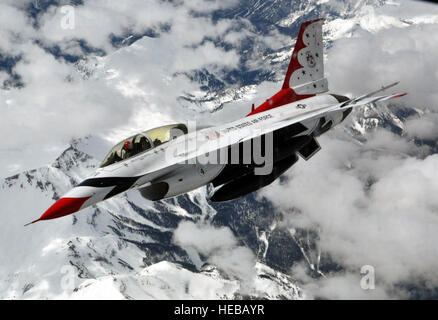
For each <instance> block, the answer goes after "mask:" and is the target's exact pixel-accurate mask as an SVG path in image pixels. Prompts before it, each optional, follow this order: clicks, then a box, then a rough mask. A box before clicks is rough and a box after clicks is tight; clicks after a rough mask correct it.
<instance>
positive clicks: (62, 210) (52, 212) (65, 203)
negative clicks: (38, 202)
mask: <svg viewBox="0 0 438 320" xmlns="http://www.w3.org/2000/svg"><path fill="white" fill-rule="evenodd" d="M90 198H91V197H84V198H61V199H59V200H58V201H56V202H55V203H54V204H53V205H52V206H51V207H50V208H49V209H47V211H46V212H44V213H43V215H42V216H41V217H40V218H39V219H37V220H35V221H32V222H31V223H35V222H37V221H40V220H49V219H55V218H59V217H63V216H66V215H69V214H72V213H75V212H76V211H79V209H80V208H81V207H82V205H83V204H84V202H85V201H87V200H88V199H90Z"/></svg>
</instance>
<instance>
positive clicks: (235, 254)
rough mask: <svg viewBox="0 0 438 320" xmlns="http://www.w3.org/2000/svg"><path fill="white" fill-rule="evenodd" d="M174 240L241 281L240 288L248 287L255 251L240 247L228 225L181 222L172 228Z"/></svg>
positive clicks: (253, 270) (253, 272) (254, 274)
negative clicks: (215, 225) (218, 226)
mask: <svg viewBox="0 0 438 320" xmlns="http://www.w3.org/2000/svg"><path fill="white" fill-rule="evenodd" d="M174 242H175V243H176V244H178V245H180V246H181V247H183V248H186V250H190V249H195V250H196V251H197V252H199V253H200V254H202V255H203V256H205V257H206V259H207V261H208V262H209V263H211V264H213V265H216V266H218V267H219V268H220V269H221V270H223V271H225V272H226V273H227V274H228V275H231V276H233V277H235V278H237V279H239V280H242V287H241V290H243V291H246V290H248V289H249V287H250V283H251V281H252V280H253V279H254V277H255V276H256V270H255V256H254V254H253V253H252V251H251V250H250V249H248V248H247V247H244V246H239V244H238V241H237V239H236V238H235V237H234V235H233V233H232V232H231V230H230V229H229V228H226V227H220V228H215V227H213V226H212V225H209V224H206V223H203V222H200V223H196V224H195V223H193V222H189V221H184V222H181V223H180V224H179V225H178V227H177V228H176V229H175V232H174ZM189 252H190V251H189ZM195 260H197V259H195ZM195 262H196V261H195Z"/></svg>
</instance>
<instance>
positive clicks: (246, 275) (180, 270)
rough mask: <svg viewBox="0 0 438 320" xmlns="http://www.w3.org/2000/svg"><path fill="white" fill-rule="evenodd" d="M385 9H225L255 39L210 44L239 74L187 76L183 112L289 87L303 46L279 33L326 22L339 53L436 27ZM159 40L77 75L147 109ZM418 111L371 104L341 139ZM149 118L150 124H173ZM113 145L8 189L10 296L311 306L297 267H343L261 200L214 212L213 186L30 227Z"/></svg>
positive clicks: (0, 272)
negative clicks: (268, 87) (147, 75)
mask: <svg viewBox="0 0 438 320" xmlns="http://www.w3.org/2000/svg"><path fill="white" fill-rule="evenodd" d="M385 4H386V5H387V6H391V5H392V6H397V3H395V4H391V3H390V2H388V1H383V0H373V1H372V0H363V1H323V0H322V1H297V2H292V1H289V0H275V1H258V0H252V1H245V2H240V4H238V5H237V7H234V8H232V9H225V10H217V11H215V12H214V14H213V18H214V20H215V21H221V20H223V19H235V20H236V21H239V22H240V23H238V24H236V25H234V28H235V29H234V30H232V31H233V32H235V33H241V34H243V35H244V36H243V38H241V39H239V41H235V42H227V40H226V39H223V38H220V37H218V38H213V39H210V40H211V41H212V42H213V43H214V45H216V46H220V47H223V48H226V49H227V50H228V51H231V50H236V52H238V53H239V57H240V58H239V63H238V66H239V67H238V68H237V69H233V70H229V69H226V68H225V69H223V70H215V69H213V70H211V69H208V68H204V69H199V70H198V69H197V70H190V71H184V72H182V74H183V75H184V76H185V77H187V78H188V79H189V80H190V81H191V83H195V84H196V88H197V90H191V91H187V92H184V94H182V95H181V96H179V97H178V103H179V104H181V105H182V106H183V107H184V108H186V109H184V110H188V111H190V112H193V113H207V114H209V113H210V112H211V113H213V114H216V112H221V111H226V109H227V107H231V105H232V103H233V104H239V103H240V104H242V105H245V104H247V105H248V106H249V105H250V101H252V100H251V99H252V98H253V97H254V96H255V95H256V90H257V89H256V88H257V85H259V84H261V83H264V82H266V81H270V82H271V83H273V84H272V87H273V88H274V87H276V86H278V83H275V82H276V81H280V80H281V79H282V77H283V74H284V70H285V69H286V66H287V63H288V62H289V58H290V52H291V48H292V47H293V44H292V43H290V44H287V45H286V44H285V45H284V46H280V47H275V46H273V45H272V43H270V42H266V41H263V39H264V37H269V36H270V35H271V34H272V33H278V34H280V35H283V36H285V37H290V34H295V33H296V32H297V30H298V27H299V25H300V23H301V22H302V21H304V20H307V19H313V18H316V17H320V16H324V17H325V19H326V22H325V24H324V36H325V38H326V39H327V40H328V41H327V43H326V45H327V49H328V50H330V47H331V45H332V44H333V42H334V41H337V40H339V39H342V38H349V37H358V36H360V35H361V33H362V32H366V33H374V32H377V31H379V30H382V29H385V28H389V27H390V26H397V27H400V28H403V27H408V26H409V25H411V24H412V23H419V24H421V23H427V22H428V21H430V17H428V16H427V15H426V14H425V15H418V16H416V17H415V19H410V20H405V19H402V18H400V17H397V16H394V15H391V10H390V9H388V10H383V11H378V10H376V8H380V7H381V6H384V5H385ZM143 36H144V37H143ZM151 39H153V40H154V41H155V40H157V41H156V42H155V43H154V46H153V48H154V49H157V50H158V49H160V48H161V47H160V46H163V45H166V44H165V43H164V44H163V43H160V41H159V35H157V34H144V35H138V34H127V35H126V38H124V39H114V42H115V45H117V47H118V50H116V51H115V52H113V53H111V54H109V55H107V56H103V57H96V56H94V55H89V56H87V57H84V58H83V59H81V60H79V61H77V62H75V63H76V67H77V71H78V74H79V76H80V77H82V78H86V79H93V78H95V79H101V80H102V79H103V80H104V81H106V82H107V83H108V85H109V86H110V87H112V88H114V90H119V91H122V92H123V93H124V94H126V95H127V96H131V97H132V96H133V97H135V98H136V99H138V101H140V102H144V101H146V100H147V99H148V97H150V95H151V91H152V92H153V90H150V88H145V87H143V86H144V82H142V81H137V80H138V79H132V74H131V71H132V69H131V68H136V67H137V64H135V62H138V61H137V60H136V57H140V56H143V55H146V54H150V52H149V51H150V50H151V45H150V41H151ZM124 40H126V41H124ZM228 40H229V39H228ZM148 50H149V51H148ZM58 55H59V54H58ZM127 56H128V57H130V58H132V59H133V67H127V66H126V64H125V62H126V61H125V60H123V59H122V58H126V57H127ZM157 65H158V66H159V67H157V68H158V69H157V70H153V71H154V72H156V73H158V74H162V77H160V81H162V82H163V83H165V82H166V81H167V80H168V79H172V78H173V77H177V76H180V74H174V73H172V72H171V71H169V70H167V69H166V68H164V67H163V66H161V65H160V64H159V63H157ZM76 76H77V75H76ZM161 78H162V79H161ZM163 79H164V80H163ZM131 80H132V81H131ZM379 85H380V84H379ZM136 101H137V100H136ZM157 109H158V111H159V107H158V108H157ZM242 111H243V112H244V111H245V109H242ZM157 114H159V112H157V113H156V114H155V115H156V116H157ZM419 114H420V113H419V111H416V110H413V109H410V108H401V107H400V105H388V106H387V107H383V108H382V107H380V108H376V107H375V106H373V105H370V106H367V107H365V108H362V109H360V110H357V111H355V112H354V113H353V114H352V115H351V117H350V118H351V120H348V122H346V125H345V126H344V127H342V128H340V129H339V130H338V131H337V132H336V134H337V135H339V136H341V137H342V135H343V134H347V135H348V137H349V138H351V137H353V138H354V139H355V140H357V141H359V142H361V141H362V142H363V141H364V140H366V133H367V132H369V131H371V130H374V129H376V128H380V127H385V128H389V129H390V130H391V131H393V132H394V133H396V134H399V135H403V134H405V132H406V124H405V122H406V119H407V118H409V117H416V116H418V115H419ZM141 116H148V115H144V114H141ZM234 116H236V115H235V114H234ZM147 119H148V121H149V122H150V123H148V127H150V126H151V125H153V124H155V122H156V124H157V125H158V122H160V120H163V119H161V118H159V117H157V118H156V119H150V118H147ZM164 120H167V119H164ZM151 121H154V122H151ZM141 126H144V121H143V122H142V121H139V128H141V129H145V128H144V127H141ZM136 129H137V128H134V129H133V130H136ZM124 133H125V132H118V133H117V134H115V135H116V136H117V137H118V136H123V135H125V134H124ZM117 137H110V138H111V139H112V140H117ZM109 147H110V144H109V143H108V141H106V140H102V139H100V138H98V137H85V138H79V139H76V140H73V141H72V142H71V145H70V146H68V148H66V150H65V151H64V152H62V154H60V155H59V157H58V158H57V159H56V160H55V161H54V162H53V163H52V164H50V165H47V166H44V167H41V168H38V169H34V170H28V171H24V172H21V173H19V174H16V175H13V176H11V177H7V178H5V179H3V180H1V181H0V190H1V194H0V203H1V210H0V212H1V214H0V226H2V227H1V232H0V259H1V260H0V298H3V299H4V298H6V299H21V298H30V299H35V298H38V299H43V298H49V299H56V298H73V299H87V298H110V299H119V298H121V299H131V298H133V299H210V298H211V299H214V298H225V299H239V298H267V299H302V298H305V297H306V293H305V291H303V289H302V288H300V283H298V282H297V281H296V280H295V279H294V278H293V277H291V276H290V275H288V273H289V271H290V269H291V267H292V266H294V265H296V264H299V263H302V262H303V263H304V264H306V265H307V267H308V272H309V274H310V275H311V276H312V277H315V278H318V277H321V276H322V275H324V274H325V273H329V272H331V271H334V270H335V271H336V270H342V266H339V265H337V264H336V263H333V262H332V261H331V259H330V257H329V256H326V255H325V253H324V252H321V251H320V250H319V248H318V247H317V246H316V245H315V241H314V240H315V239H317V237H318V232H317V230H307V229H294V230H288V229H285V228H283V227H282V226H281V223H280V222H281V220H282V217H283V213H282V212H281V211H280V210H278V209H276V208H275V207H274V205H273V204H272V203H271V202H270V201H269V200H268V199H266V198H258V197H257V194H252V195H248V196H246V197H244V198H242V199H239V200H236V201H233V202H230V203H220V204H212V203H210V202H209V201H208V193H209V191H210V189H209V187H205V188H201V189H199V190H196V191H194V192H191V193H190V194H187V195H184V196H180V197H177V198H174V199H170V200H165V201H158V202H151V201H147V200H145V199H144V198H142V197H141V196H140V195H139V193H138V192H136V191H130V192H128V193H126V194H123V195H119V196H117V197H114V198H112V199H110V200H107V201H105V202H103V203H100V204H98V205H96V206H93V207H90V208H87V209H85V210H83V211H81V212H79V213H77V214H75V215H73V216H69V217H65V218H62V219H58V220H55V221H47V222H43V223H37V224H34V225H32V226H29V227H26V228H24V227H23V225H24V224H25V223H27V222H29V221H31V220H33V219H35V218H36V217H38V216H39V215H40V214H41V213H42V212H44V210H46V209H47V208H48V207H49V206H50V205H51V204H52V203H53V202H54V200H56V199H58V198H59V197H60V196H62V194H64V193H65V192H66V191H67V190H69V189H70V188H71V187H72V186H74V185H75V184H77V183H78V182H80V181H81V180H82V179H83V178H85V177H86V176H87V175H89V174H90V173H91V172H92V171H93V170H94V169H95V168H96V166H97V165H98V161H99V160H100V159H102V156H103V155H104V153H105V152H106V151H107V150H108V148H109ZM184 223H187V224H188V225H189V226H191V228H194V229H193V230H198V229H199V230H201V231H200V232H202V228H204V225H205V224H206V223H208V224H210V225H213V226H214V227H215V228H217V230H222V231H223V235H225V236H228V237H229V238H232V244H230V245H229V246H228V247H225V248H223V247H221V244H218V245H217V247H214V248H213V249H211V250H206V249H205V248H201V247H197V246H196V245H193V244H190V243H184V241H181V239H179V238H178V237H177V236H176V233H178V232H180V231H181V226H182V225H184ZM221 228H226V229H221ZM224 230H231V232H232V233H231V234H228V233H226V232H225V231H224ZM222 231H221V232H222ZM201 234H203V235H204V234H205V233H201ZM199 240H201V239H199ZM201 242H202V241H201ZM241 251H242V252H244V253H245V254H243V255H241V256H239V258H241V259H240V260H241V261H237V262H236V263H235V265H233V263H231V262H233V261H234V260H233V261H231V262H230V263H228V264H224V263H221V258H225V257H223V256H221V255H220V254H218V252H219V253H220V252H227V253H229V256H231V257H233V254H232V253H233V252H234V253H236V254H239V253H241ZM222 260H223V261H225V259H222ZM237 260H239V259H237ZM242 263H245V266H244V267H248V268H249V269H250V272H248V270H247V269H248V268H243V267H242V266H241V265H240V264H242ZM243 269H245V270H243Z"/></svg>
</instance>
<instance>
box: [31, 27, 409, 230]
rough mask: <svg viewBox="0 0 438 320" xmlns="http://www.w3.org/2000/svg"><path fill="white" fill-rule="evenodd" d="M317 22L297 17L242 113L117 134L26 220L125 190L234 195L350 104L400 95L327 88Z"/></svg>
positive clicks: (266, 180) (273, 171)
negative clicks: (82, 172) (260, 89)
mask: <svg viewBox="0 0 438 320" xmlns="http://www.w3.org/2000/svg"><path fill="white" fill-rule="evenodd" d="M322 24H323V21H322V19H317V20H312V21H307V22H304V23H302V25H301V27H300V30H299V34H298V37H297V40H296V43H295V47H294V50H293V53H292V57H291V60H290V63H289V66H288V69H287V72H286V76H285V78H284V82H283V85H282V87H281V89H280V90H279V91H278V92H277V93H276V94H274V95H273V96H272V97H270V98H269V99H267V100H266V101H265V102H263V103H262V104H261V105H260V106H258V107H257V108H255V107H254V104H253V105H252V107H251V109H250V108H248V111H250V112H249V113H248V114H247V115H246V117H243V118H241V119H237V120H235V121H232V122H229V123H225V124H221V125H217V126H210V127H204V128H191V125H189V124H184V123H178V124H173V125H165V126H161V127H158V128H154V129H150V130H146V131H144V132H140V133H138V134H136V135H134V136H132V137H128V138H126V139H123V140H122V141H121V142H120V143H118V144H116V145H115V146H114V147H113V148H112V149H111V150H110V151H109V153H108V155H107V156H106V157H105V158H104V159H103V161H102V163H101V164H100V167H99V168H98V169H97V170H96V172H95V173H94V174H93V175H92V176H91V177H88V178H87V179H85V180H84V181H82V182H81V183H79V184H78V185H77V186H76V187H74V188H73V189H72V190H70V191H69V192H67V194H65V195H64V196H63V197H61V198H60V199H59V200H58V201H56V202H55V203H54V204H53V205H52V206H51V207H50V208H49V209H48V210H47V211H46V212H44V214H43V215H42V216H41V217H40V218H39V219H37V220H35V221H33V222H31V223H35V222H37V221H40V220H48V219H54V218H59V217H62V216H66V215H69V214H72V213H75V212H77V211H79V210H82V209H84V208H87V207H89V206H92V205H94V204H97V203H98V202H101V201H104V200H106V199H109V198H111V197H113V196H115V195H117V194H120V193H123V192H126V191H128V190H130V189H137V190H138V191H139V192H140V194H141V195H142V196H143V197H144V198H146V199H148V200H152V201H156V200H161V199H166V198H170V197H175V196H178V195H181V194H184V193H186V192H189V191H191V190H194V189H197V188H199V187H201V186H204V185H207V184H212V185H213V192H212V194H211V195H210V200H211V201H230V200H233V199H237V198H239V197H242V196H244V195H246V194H249V193H251V192H254V191H256V190H258V189H260V188H262V187H264V186H267V185H269V184H270V183H272V182H273V181H274V180H275V179H277V178H278V177H279V176H280V175H282V174H283V173H284V172H285V171H286V170H288V169H289V168H290V167H292V166H293V165H294V164H295V163H296V162H297V161H298V159H299V157H301V158H302V159H304V160H306V161H307V160H309V159H310V158H311V157H312V156H313V155H315V153H317V152H318V151H319V150H320V145H319V143H318V141H317V137H318V136H320V135H322V134H323V133H325V132H327V131H328V130H329V129H331V128H333V127H334V126H336V125H338V124H339V123H341V122H342V121H343V120H344V119H345V118H346V117H347V116H348V115H349V114H350V112H351V111H352V109H353V108H355V107H359V106H363V105H367V104H370V103H376V102H378V101H384V100H388V99H391V98H397V97H401V96H403V95H405V94H406V93H403V94H393V95H382V96H374V95H375V94H377V93H379V92H381V91H383V90H385V89H388V88H390V87H392V86H394V85H396V84H397V82H396V83H393V84H391V85H388V86H383V87H382V88H380V89H378V90H376V91H374V92H371V93H368V94H364V95H362V96H359V97H356V98H348V97H346V96H343V95H339V94H334V93H329V92H328V82H327V79H326V78H325V77H324V63H323V39H322ZM192 127H193V126H192ZM29 224H30V223H29Z"/></svg>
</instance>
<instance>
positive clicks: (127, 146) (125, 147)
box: [122, 140, 134, 159]
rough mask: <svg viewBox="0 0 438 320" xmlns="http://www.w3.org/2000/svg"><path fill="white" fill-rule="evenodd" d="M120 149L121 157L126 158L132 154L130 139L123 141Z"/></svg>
mask: <svg viewBox="0 0 438 320" xmlns="http://www.w3.org/2000/svg"><path fill="white" fill-rule="evenodd" d="M122 150H124V153H123V159H128V158H129V157H131V156H133V155H134V148H133V146H132V143H131V141H129V140H128V141H125V143H124V144H123V148H122Z"/></svg>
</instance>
